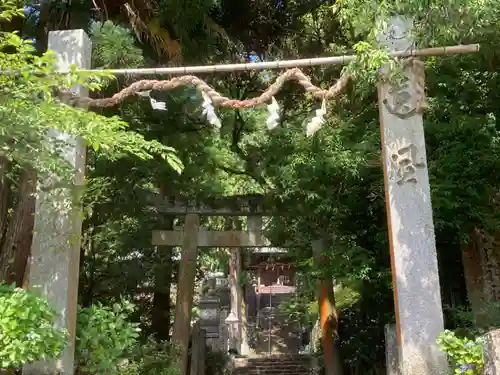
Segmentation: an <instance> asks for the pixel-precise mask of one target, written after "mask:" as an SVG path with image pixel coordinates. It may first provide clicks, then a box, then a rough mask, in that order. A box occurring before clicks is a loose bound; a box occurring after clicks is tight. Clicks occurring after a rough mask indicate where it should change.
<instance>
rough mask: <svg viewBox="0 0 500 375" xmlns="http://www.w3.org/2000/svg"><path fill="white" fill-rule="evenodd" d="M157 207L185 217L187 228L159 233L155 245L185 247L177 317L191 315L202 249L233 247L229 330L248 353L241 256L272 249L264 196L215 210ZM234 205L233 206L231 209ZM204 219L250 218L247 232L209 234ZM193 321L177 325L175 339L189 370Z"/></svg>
mask: <svg viewBox="0 0 500 375" xmlns="http://www.w3.org/2000/svg"><path fill="white" fill-rule="evenodd" d="M153 199H154V203H155V206H156V207H157V208H158V209H159V210H160V211H161V212H163V213H168V214H171V215H176V216H185V221H184V226H183V228H182V229H181V228H178V229H175V230H172V231H163V230H156V231H153V233H152V245H154V246H181V247H182V255H181V262H180V268H179V283H178V298H180V299H181V300H182V301H181V303H177V304H176V314H177V313H181V312H180V311H178V310H179V309H182V314H184V315H185V316H187V317H190V316H191V303H192V300H193V294H194V281H195V274H194V273H192V272H190V271H191V270H192V269H195V267H193V262H194V263H196V260H197V256H198V248H200V247H222V248H231V257H230V262H229V286H230V291H231V305H230V313H229V316H228V317H227V319H226V323H227V324H228V327H229V334H230V341H231V343H232V346H233V347H234V349H236V350H237V351H238V352H239V353H240V354H243V355H246V354H248V350H249V348H248V344H247V342H246V334H245V318H246V317H245V314H243V291H242V288H241V287H240V285H239V284H238V277H239V276H238V273H239V272H240V271H241V269H240V268H241V259H240V257H241V255H240V251H239V248H242V247H251V248H264V247H268V246H270V242H269V240H268V239H267V238H265V236H264V234H263V231H262V215H263V213H264V212H263V210H262V205H261V203H262V197H259V196H257V197H231V198H230V199H229V200H228V199H225V198H221V199H220V200H219V201H218V202H216V203H215V204H214V206H215V207H220V208H214V207H207V206H205V205H198V204H194V203H193V202H185V201H184V202H182V201H178V200H171V199H158V197H155V198H153ZM231 206H232V207H231ZM200 216H232V217H237V216H247V217H248V222H247V223H248V225H247V227H248V228H247V230H223V231H209V230H206V229H204V228H200V224H199V218H200ZM189 322H190V319H185V321H184V322H183V326H182V327H181V326H179V324H177V325H174V332H173V334H172V339H173V341H174V342H176V343H177V344H178V345H179V346H180V347H181V358H180V360H179V366H180V368H181V370H182V369H186V367H187V360H188V353H187V351H186V350H184V349H185V348H187V347H188V344H189V332H190V327H189ZM181 372H182V371H181Z"/></svg>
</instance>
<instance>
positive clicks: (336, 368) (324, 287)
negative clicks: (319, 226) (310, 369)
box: [313, 240, 342, 375]
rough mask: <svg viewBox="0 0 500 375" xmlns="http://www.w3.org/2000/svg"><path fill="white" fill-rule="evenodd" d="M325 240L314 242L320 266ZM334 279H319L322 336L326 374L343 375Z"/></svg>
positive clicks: (317, 261)
mask: <svg viewBox="0 0 500 375" xmlns="http://www.w3.org/2000/svg"><path fill="white" fill-rule="evenodd" d="M325 247H326V246H325V241H323V240H317V241H315V242H314V243H313V255H314V259H315V262H316V264H317V265H318V266H320V267H321V266H324V265H325V263H326V259H325V257H323V256H322V254H321V253H322V252H323V250H325ZM333 287H334V285H333V280H332V279H331V277H323V278H321V279H320V280H318V292H319V293H318V294H319V296H318V304H319V317H320V327H321V338H322V340H321V341H322V343H323V352H324V363H325V375H342V361H341V358H340V351H339V348H338V346H336V345H335V342H336V341H337V338H338V324H339V320H338V314H337V309H336V308H335V295H334V291H333Z"/></svg>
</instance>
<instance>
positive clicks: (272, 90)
mask: <svg viewBox="0 0 500 375" xmlns="http://www.w3.org/2000/svg"><path fill="white" fill-rule="evenodd" d="M349 79H350V75H349V74H348V73H343V74H342V75H341V76H340V78H339V79H338V80H337V82H336V83H335V84H334V85H333V86H331V87H330V88H329V89H322V88H320V87H317V86H315V85H314V84H313V83H312V82H311V80H310V78H309V77H308V76H307V75H305V74H304V73H303V72H302V71H301V70H300V69H298V68H294V69H290V70H287V71H285V72H284V73H282V74H281V75H280V76H278V78H277V79H276V81H275V82H274V83H273V84H271V86H269V87H268V89H267V90H266V91H264V92H263V93H262V94H261V95H260V96H258V97H255V98H252V99H245V100H237V99H231V98H228V97H225V96H223V95H221V94H220V93H219V92H217V91H216V90H215V89H214V88H212V87H211V86H210V85H209V84H208V83H206V82H205V81H203V80H202V79H200V78H198V77H196V76H191V75H186V76H182V77H174V78H172V79H169V80H162V81H158V80H140V81H137V82H134V83H132V84H131V85H130V86H128V87H126V88H124V89H123V90H121V91H120V92H118V93H116V94H114V95H113V96H111V97H109V98H102V99H94V98H89V97H84V96H78V95H75V94H73V93H70V92H68V91H64V92H60V95H61V96H62V98H63V99H65V101H67V103H69V104H73V105H81V106H83V107H94V108H96V107H97V108H104V107H114V106H116V105H117V104H119V103H121V102H123V101H124V100H125V99H126V98H127V97H129V96H132V95H135V94H137V93H138V92H141V91H150V90H155V91H169V90H172V89H175V88H177V87H180V86H194V87H195V88H196V89H197V90H198V91H200V92H203V93H205V94H206V95H207V96H208V97H209V98H210V99H211V100H212V103H213V104H214V105H216V106H220V107H226V108H250V107H256V106H259V105H262V104H265V103H268V102H269V101H270V100H271V98H272V97H273V96H275V95H276V94H277V93H278V92H279V91H280V90H281V88H282V87H283V85H284V84H285V83H286V82H287V81H297V82H298V83H299V84H300V85H301V86H302V87H303V88H304V89H305V91H306V92H308V93H310V94H312V95H313V96H314V97H316V98H318V99H331V98H334V97H336V96H338V95H339V94H340V93H341V92H342V91H343V90H344V88H345V87H346V86H347V84H348V83H349Z"/></svg>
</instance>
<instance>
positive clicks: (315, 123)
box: [306, 99, 326, 137]
mask: <svg viewBox="0 0 500 375" xmlns="http://www.w3.org/2000/svg"><path fill="white" fill-rule="evenodd" d="M325 114H326V100H325V99H323V102H322V103H321V108H320V109H317V110H316V115H315V116H314V117H313V118H312V119H311V121H309V123H308V124H307V126H306V135H307V136H308V137H311V136H313V135H314V134H315V133H316V132H317V131H318V130H319V129H321V126H322V125H323V123H324V122H325V119H324V116H325Z"/></svg>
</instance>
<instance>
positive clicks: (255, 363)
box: [231, 354, 312, 375]
mask: <svg viewBox="0 0 500 375" xmlns="http://www.w3.org/2000/svg"><path fill="white" fill-rule="evenodd" d="M309 374H312V371H311V358H310V356H309V355H302V354H293V355H289V354H278V355H272V356H263V355H259V356H254V357H248V358H235V359H234V360H233V363H232V369H231V375H309Z"/></svg>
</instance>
